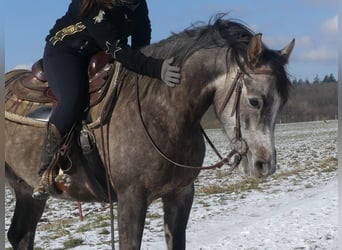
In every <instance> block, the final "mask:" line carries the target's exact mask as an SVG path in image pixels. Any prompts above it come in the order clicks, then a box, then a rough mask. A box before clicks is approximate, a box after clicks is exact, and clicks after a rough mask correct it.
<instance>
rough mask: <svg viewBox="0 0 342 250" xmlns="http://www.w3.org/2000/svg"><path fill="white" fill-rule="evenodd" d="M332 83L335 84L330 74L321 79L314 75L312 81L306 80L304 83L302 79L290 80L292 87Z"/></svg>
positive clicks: (333, 77)
mask: <svg viewBox="0 0 342 250" xmlns="http://www.w3.org/2000/svg"><path fill="white" fill-rule="evenodd" d="M332 82H335V83H336V82H337V80H336V78H335V76H334V74H330V75H325V76H324V77H323V79H321V78H320V77H319V76H318V75H316V76H315V77H314V79H313V80H312V81H309V80H308V79H306V80H305V81H304V80H303V79H300V78H299V79H296V78H294V79H293V80H292V84H293V85H300V84H320V83H332Z"/></svg>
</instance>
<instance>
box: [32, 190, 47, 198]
mask: <svg viewBox="0 0 342 250" xmlns="http://www.w3.org/2000/svg"><path fill="white" fill-rule="evenodd" d="M49 196H50V195H49V194H48V193H47V192H46V191H35V192H33V194H32V198H33V199H35V200H47V199H49Z"/></svg>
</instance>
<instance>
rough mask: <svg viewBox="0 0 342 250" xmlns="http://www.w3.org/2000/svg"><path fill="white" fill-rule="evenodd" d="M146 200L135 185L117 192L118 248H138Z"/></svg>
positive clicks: (130, 249) (142, 229)
mask: <svg viewBox="0 0 342 250" xmlns="http://www.w3.org/2000/svg"><path fill="white" fill-rule="evenodd" d="M146 211H147V202H146V198H145V195H144V194H143V192H141V190H138V189H137V188H136V187H134V188H133V187H132V188H128V189H127V190H125V191H124V192H120V193H118V227H119V246H120V250H138V249H140V245H141V239H142V235H143V231H144V225H145V218H146Z"/></svg>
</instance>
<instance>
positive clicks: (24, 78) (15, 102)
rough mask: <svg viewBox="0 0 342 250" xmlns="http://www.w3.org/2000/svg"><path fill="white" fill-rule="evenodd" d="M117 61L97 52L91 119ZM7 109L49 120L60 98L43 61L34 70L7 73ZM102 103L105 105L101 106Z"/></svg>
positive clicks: (91, 70)
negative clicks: (110, 61)
mask: <svg viewBox="0 0 342 250" xmlns="http://www.w3.org/2000/svg"><path fill="white" fill-rule="evenodd" d="M116 65H117V64H115V65H114V64H110V63H109V59H108V57H107V55H106V54H105V53H104V52H98V53H97V54H96V55H94V56H93V57H92V58H91V60H90V63H89V66H88V77H89V96H90V107H89V108H90V110H92V109H93V110H92V111H93V112H89V113H91V116H92V117H91V119H90V121H94V120H96V119H97V118H98V116H99V114H97V113H98V111H99V107H96V106H99V104H100V103H101V102H102V101H103V99H104V97H105V96H106V94H107V91H108V89H109V85H110V83H111V80H112V77H111V76H113V72H114V70H115V67H116ZM5 103H6V111H7V112H10V113H14V114H16V115H19V116H22V117H28V118H33V119H37V120H42V121H47V120H48V117H49V114H50V113H51V110H52V108H53V107H54V106H55V105H56V103H57V100H56V98H55V96H54V94H53V93H52V91H51V89H50V88H49V86H48V82H47V80H46V77H45V73H44V68H43V60H42V59H40V60H38V61H37V62H36V63H34V64H33V66H32V69H31V71H29V70H14V71H12V72H9V73H7V76H6V102H5ZM101 106H103V105H101Z"/></svg>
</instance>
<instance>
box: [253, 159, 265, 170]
mask: <svg viewBox="0 0 342 250" xmlns="http://www.w3.org/2000/svg"><path fill="white" fill-rule="evenodd" d="M254 167H255V169H256V170H258V171H262V170H263V168H264V163H263V162H262V161H257V162H256V163H255V164H254Z"/></svg>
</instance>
